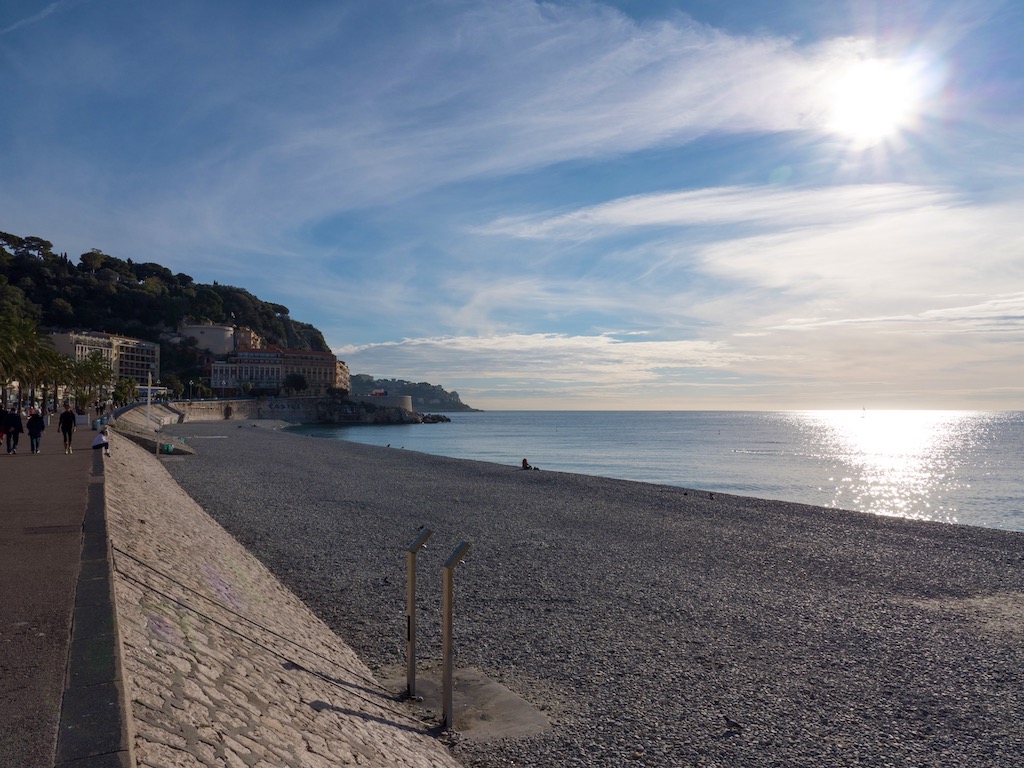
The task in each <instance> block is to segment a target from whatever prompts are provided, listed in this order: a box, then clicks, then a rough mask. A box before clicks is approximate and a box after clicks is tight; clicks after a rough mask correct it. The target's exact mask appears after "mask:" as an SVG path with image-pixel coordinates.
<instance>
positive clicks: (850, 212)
mask: <svg viewBox="0 0 1024 768" xmlns="http://www.w3.org/2000/svg"><path fill="white" fill-rule="evenodd" d="M1021 39H1024V3H1020V2H1017V0H965V1H964V2H959V1H958V0H947V1H946V2H937V1H934V0H932V1H926V0H901V1H900V2H898V3H896V2H889V1H888V0H879V1H878V2H872V1H871V0H845V1H840V0H818V1H817V2H806V1H805V0H764V1H763V2H762V1H761V0H749V1H748V2H738V1H737V2H729V1H728V0H694V1H692V2H687V1H685V0H678V1H676V0H651V1H650V2H645V1H643V0H619V1H618V2H611V1H606V2H596V1H593V2H592V1H589V0H564V1H562V0H554V1H552V2H534V1H533V0H501V2H481V1H479V0H478V1H477V2H470V1H468V0H417V2H405V1H402V2H395V1H392V0H350V1H348V2H337V1H336V0H324V1H323V2H320V1H317V0H295V2H289V3H279V2H270V1H269V0H265V1H258V0H218V2H212V3H211V2H202V1H199V0H175V2H173V3H139V2H137V1H136V0H56V1H50V0H4V2H3V3H2V4H0V105H2V110H0V230H2V231H6V232H10V233H13V234H16V235H19V236H23V237H26V236H38V237H42V238H44V239H46V240H49V241H50V242H52V243H53V245H54V250H55V251H57V252H67V253H68V255H69V257H71V258H72V259H73V260H75V261H77V259H78V256H79V255H80V254H82V253H85V252H87V251H89V250H90V249H93V248H97V249H99V250H101V251H103V252H104V253H107V254H110V255H112V256H116V257H118V258H121V259H129V258H130V259H132V260H133V261H136V262H150V261H151V262H157V263H159V264H162V265H164V266H166V267H168V268H169V269H171V270H172V271H174V272H185V273H187V274H189V275H191V276H192V277H193V278H195V280H196V281H198V282H204V283H212V282H214V281H217V282H220V283H223V284H229V285H236V286H240V287H243V288H246V289H247V290H249V291H251V292H252V293H254V294H255V295H256V296H258V297H259V298H261V299H263V300H265V301H271V302H276V303H280V304H283V305H285V306H287V307H288V308H289V309H290V312H291V316H292V317H293V318H295V319H296V320H301V321H304V322H308V323H312V324H313V325H315V326H316V327H318V328H319V329H320V330H321V331H322V332H323V334H324V337H325V338H326V340H327V342H328V344H329V345H330V346H331V348H332V349H333V351H334V352H335V353H336V354H337V355H338V356H339V357H340V358H341V359H342V360H345V361H346V363H347V364H348V365H349V368H350V369H351V371H352V372H353V373H366V374H371V375H373V376H375V377H380V378H400V379H410V380H412V381H429V382H431V383H433V384H440V385H441V386H443V387H445V388H446V389H448V390H449V391H451V390H455V391H457V392H458V393H459V395H460V396H461V398H462V400H463V401H464V402H466V403H468V404H470V405H472V406H474V407H477V408H483V409H487V410H500V409H531V410H548V409H553V410H579V409H592V410H601V409H612V410H634V409H642V410H682V409H737V410H765V409H817V408H827V409H831V408H835V409H846V408H855V409H861V408H868V409H881V408H938V409H992V410H1022V409H1024V46H1022V45H1021V42H1020V41H1021Z"/></svg>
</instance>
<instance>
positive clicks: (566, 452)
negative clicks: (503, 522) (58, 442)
mask: <svg viewBox="0 0 1024 768" xmlns="http://www.w3.org/2000/svg"><path fill="white" fill-rule="evenodd" d="M446 415H447V416H449V417H450V418H451V422H449V423H439V424H410V425H388V426H362V425H360V426H310V425H303V426H301V427H296V428H294V429H295V430H296V431H301V432H302V433H304V434H309V435H314V436H317V437H323V438H328V439H335V440H351V441H353V442H358V443H366V444H370V445H379V446H390V447H391V448H394V449H399V450H407V451H420V452H422V453H428V454H435V455H440V456H450V457H454V458H461V459H476V460H480V461H489V462H496V463H498V464H508V465H510V466H511V467H519V466H521V465H522V460H523V459H524V458H525V459H527V460H528V461H529V463H530V464H531V465H533V466H535V467H538V468H539V469H540V470H541V471H545V470H547V471H557V472H576V473H581V474H586V475H599V476H603V477H613V478H620V479H624V480H638V481H642V482H645V483H659V484H664V485H673V486H681V487H685V488H693V489H700V490H706V491H717V492H721V493H732V494H739V495H743V496H755V497H759V498H764V499H780V500H783V501H794V502H800V503H804V504H813V505H816V506H826V507H838V508H841V509H849V510H855V511H859V512H864V513H867V514H875V515H892V516H896V517H904V518H910V519H915V520H933V521H939V522H944V523H956V524H964V525H975V526H983V527H990V528H1001V529H1005V530H1013V531H1024V412H1020V411H1015V412H988V411H925V410H905V411H870V410H861V411H776V412H764V411H486V412H472V413H448V414H446Z"/></svg>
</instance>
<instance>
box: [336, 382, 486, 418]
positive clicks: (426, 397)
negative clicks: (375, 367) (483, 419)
mask: <svg viewBox="0 0 1024 768" xmlns="http://www.w3.org/2000/svg"><path fill="white" fill-rule="evenodd" d="M375 391H376V392H387V393H388V394H389V395H409V396H410V397H412V407H413V409H414V410H416V411H419V412H421V413H423V412H426V411H475V410H477V409H475V408H470V407H469V406H468V405H466V404H465V403H464V402H462V400H461V399H460V398H459V393H458V392H455V391H452V392H446V391H445V390H444V388H442V387H440V386H438V385H437V384H428V383H427V382H425V381H421V382H412V381H406V380H404V379H375V378H373V377H372V376H368V375H367V374H365V373H357V374H353V376H352V385H351V392H352V394H353V395H372V394H373V393H374V392H375Z"/></svg>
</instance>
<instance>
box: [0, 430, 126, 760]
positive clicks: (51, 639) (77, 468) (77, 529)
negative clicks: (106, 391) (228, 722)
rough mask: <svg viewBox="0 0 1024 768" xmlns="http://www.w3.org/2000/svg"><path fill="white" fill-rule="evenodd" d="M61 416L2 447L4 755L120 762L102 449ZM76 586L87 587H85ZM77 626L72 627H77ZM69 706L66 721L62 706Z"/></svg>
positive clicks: (0, 685) (0, 752) (0, 744)
mask: <svg viewBox="0 0 1024 768" xmlns="http://www.w3.org/2000/svg"><path fill="white" fill-rule="evenodd" d="M93 436H94V433H93V432H92V431H91V430H90V429H89V428H88V427H79V430H78V432H76V434H75V439H74V453H73V454H71V455H70V456H68V455H65V453H64V449H63V444H62V440H61V436H60V433H59V432H58V431H57V429H56V424H54V425H52V426H51V428H49V429H48V430H47V431H46V432H45V433H44V435H43V440H42V450H41V452H40V453H39V454H36V455H33V454H32V453H31V451H30V449H29V441H28V438H27V436H23V437H24V439H23V440H22V441H21V444H20V445H19V449H18V452H17V454H16V455H15V454H7V453H6V450H4V451H0V489H2V493H0V765H3V766H18V767H19V768H36V767H37V766H38V768H49V767H50V766H53V765H55V764H61V763H63V762H65V761H74V760H79V759H80V758H83V757H86V756H89V759H88V760H87V761H86V762H76V763H74V764H76V765H83V766H84V765H88V766H90V767H93V766H120V765H122V764H124V763H123V762H122V760H123V758H124V755H123V754H121V753H120V752H121V751H120V749H119V748H120V747H122V746H124V744H125V741H124V734H123V728H122V727H121V713H120V707H119V706H118V703H117V702H118V697H117V690H116V685H115V684H114V678H115V677H116V670H115V667H116V664H115V660H114V655H113V653H112V649H113V643H112V637H113V627H112V622H111V618H112V615H113V612H112V610H111V607H110V606H111V603H110V581H109V576H108V574H107V572H106V569H107V558H106V551H105V546H106V543H105V542H106V534H105V531H104V530H103V516H102V485H101V481H102V472H103V464H102V458H101V457H99V456H94V453H96V452H94V451H92V450H90V443H91V441H92V438H93ZM76 596H77V597H76ZM73 631H74V637H73ZM62 706H63V707H64V718H63V721H62V718H61V710H62Z"/></svg>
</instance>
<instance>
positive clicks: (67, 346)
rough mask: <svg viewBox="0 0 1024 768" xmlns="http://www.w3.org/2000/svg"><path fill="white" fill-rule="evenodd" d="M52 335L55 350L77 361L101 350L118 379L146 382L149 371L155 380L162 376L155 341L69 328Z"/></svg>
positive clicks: (158, 347)
mask: <svg viewBox="0 0 1024 768" xmlns="http://www.w3.org/2000/svg"><path fill="white" fill-rule="evenodd" d="M51 336H52V337H53V347H54V349H56V350H57V352H59V353H61V354H62V355H67V356H68V357H70V358H71V359H72V360H74V361H75V362H81V361H82V360H85V359H86V358H88V357H89V356H90V355H91V354H93V353H94V352H99V353H100V355H102V356H103V360H104V361H105V362H106V363H107V364H108V365H109V366H110V370H111V371H113V374H114V380H115V381H119V380H121V379H134V381H135V382H136V383H137V384H146V383H147V382H148V381H149V376H150V374H152V377H153V381H156V380H157V379H159V378H160V345H159V344H157V343H156V342H153V341H143V340H142V339H133V338H131V337H128V336H118V335H116V334H112V333H100V332H98V331H70V332H66V333H53V334H51Z"/></svg>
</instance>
